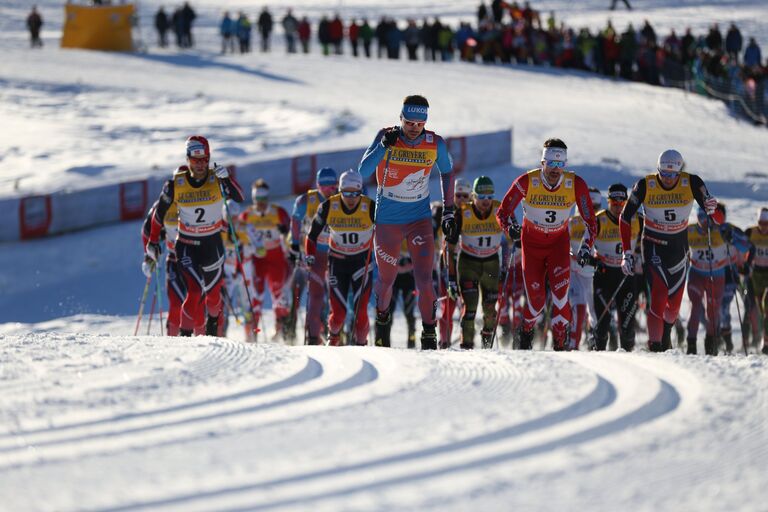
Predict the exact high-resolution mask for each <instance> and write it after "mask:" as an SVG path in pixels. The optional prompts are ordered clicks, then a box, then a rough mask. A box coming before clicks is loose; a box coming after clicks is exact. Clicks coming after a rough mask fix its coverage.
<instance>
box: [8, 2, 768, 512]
mask: <svg viewBox="0 0 768 512" xmlns="http://www.w3.org/2000/svg"><path fill="white" fill-rule="evenodd" d="M37 3H38V5H39V6H40V8H41V10H42V13H43V16H44V18H45V20H46V25H45V26H44V29H43V35H44V42H45V47H44V48H43V49H42V50H39V51H31V50H29V49H28V48H27V39H26V33H25V30H24V26H23V19H24V17H25V16H26V14H27V13H28V10H29V7H30V5H29V3H28V2H25V1H20V0H7V1H6V2H5V4H4V6H3V16H2V19H0V47H2V49H3V54H4V58H3V60H2V61H0V116H2V119H3V121H4V122H3V123H2V124H0V136H1V137H2V140H3V144H2V146H0V161H1V162H2V164H3V165H2V169H1V170H0V196H3V197H8V196H17V195H26V194H31V193H37V192H52V191H56V190H64V189H70V188H86V187H89V186H93V185H97V184H102V183H107V182H115V181H121V180H124V179H126V178H131V177H139V176H148V175H152V174H157V173H162V174H167V173H169V172H170V170H172V169H173V168H175V166H176V165H178V164H179V163H181V161H180V158H182V157H183V154H182V153H181V147H182V146H181V145H182V143H183V140H184V138H185V137H186V136H187V135H188V134H190V133H194V132H200V133H204V134H206V135H208V136H209V138H210V139H211V142H212V146H213V147H212V149H213V152H214V158H217V157H218V158H220V159H221V160H223V161H226V162H233V163H247V162H252V161H256V160H262V159H268V158H273V157H278V156H287V155H294V154H298V153H306V152H309V151H320V150H333V149H344V148H351V147H358V146H360V147H362V146H365V145H367V144H368V143H369V142H370V140H371V139H372V137H373V135H374V133H375V132H376V130H377V129H379V128H380V127H382V126H386V125H391V124H394V123H395V122H396V121H397V114H398V112H399V111H398V105H399V104H400V102H401V101H402V98H403V97H404V96H405V95H406V94H409V93H414V92H421V93H423V94H425V95H426V96H427V97H428V98H429V99H430V102H431V104H432V109H431V112H430V121H429V127H430V128H431V129H434V130H435V131H437V132H438V133H441V134H445V135H456V134H463V133H476V132H481V131H485V130H498V129H503V128H507V127H512V128H513V130H514V153H513V161H512V165H510V166H505V167H502V168H498V169H491V170H479V169H477V170H476V169H469V170H468V171H467V175H468V176H470V177H473V176H475V175H477V174H479V172H480V171H483V172H485V173H487V174H488V175H490V176H491V177H492V178H493V179H494V180H495V182H496V187H497V193H498V194H499V195H500V193H501V191H502V190H505V189H506V188H507V187H508V186H509V184H510V183H511V181H512V179H513V178H514V177H515V176H517V175H518V174H519V173H520V172H522V171H523V170H525V169H527V168H529V167H532V166H534V165H536V163H537V160H538V156H539V151H540V149H539V148H540V146H541V143H542V141H543V140H544V139H545V138H547V137H550V136H558V137H561V138H563V139H564V140H565V141H566V142H567V143H568V145H569V147H570V148H571V149H570V151H569V160H570V161H569V164H570V165H571V167H572V168H573V169H574V170H575V171H576V172H578V173H580V174H582V175H583V176H584V177H585V178H586V179H587V181H588V182H589V183H594V184H596V185H597V186H599V187H600V188H601V189H603V190H605V189H607V186H608V185H609V184H610V183H613V182H615V181H622V182H624V183H625V184H627V185H630V184H631V183H632V182H633V181H634V180H636V179H637V177H638V176H640V175H642V174H644V173H645V172H647V171H648V170H649V169H651V168H652V166H653V165H654V163H655V159H656V156H657V155H658V153H659V152H660V151H662V150H663V149H666V148H667V147H676V148H677V149H679V150H680V151H681V152H682V153H683V155H685V157H686V159H687V162H688V168H689V170H690V171H691V172H695V173H697V174H700V175H701V176H702V177H703V178H704V179H705V180H707V182H708V183H709V184H710V187H711V190H712V192H713V193H714V194H715V195H716V196H718V198H720V199H722V200H724V201H725V202H726V203H727V205H728V207H729V210H728V212H729V220H730V221H732V222H734V223H736V224H737V225H740V226H742V227H746V226H747V225H750V224H752V223H754V221H755V214H756V211H757V208H758V207H759V206H766V205H768V192H766V186H768V183H766V182H765V180H761V179H759V178H754V177H751V173H755V172H763V171H764V165H765V162H766V160H767V159H768V145H766V140H768V133H767V132H766V130H765V128H764V127H763V128H761V127H755V126H753V125H751V124H749V123H748V122H746V121H745V120H743V119H741V118H738V117H736V116H734V115H733V114H732V113H731V112H730V111H729V110H728V108H727V107H726V105H724V104H723V103H721V102H718V101H714V100H710V99H707V98H703V97H700V96H695V95H691V94H686V93H684V92H682V91H679V90H673V89H663V88H658V87H650V86H646V85H643V84H636V83H628V82H622V81H615V80H608V79H604V78H600V77H597V76H594V75H590V74H586V73H581V72H573V71H563V70H552V69H546V68H530V67H524V66H513V67H502V66H492V67H490V66H482V65H479V64H477V65H471V64H465V63H456V62H454V63H448V64H435V63H429V64H428V63H423V62H418V63H408V62H405V61H400V62H391V61H379V60H372V61H363V60H353V59H352V58H351V57H349V56H344V57H340V58H336V57H333V58H323V57H321V56H320V55H317V54H312V55H309V56H291V57H290V58H287V57H286V56H285V55H284V54H283V53H282V51H281V49H280V48H279V47H278V49H277V51H276V52H275V53H273V54H269V55H264V54H261V53H255V54H251V55H247V56H226V57H223V56H220V55H218V53H217V50H218V41H217V37H216V26H217V23H218V18H219V16H220V14H221V10H222V9H225V8H227V9H230V10H236V9H240V8H243V9H247V10H248V11H250V12H252V13H253V14H255V12H256V11H257V10H258V9H260V8H261V4H255V3H251V2H246V1H245V0H242V1H238V0H226V1H213V0H205V1H200V2H194V3H193V6H194V7H196V8H197V9H198V14H199V15H200V19H199V23H198V25H197V27H198V29H197V30H198V32H197V34H198V38H197V41H198V47H197V48H196V49H194V50H190V51H184V52H177V51H176V50H158V49H156V48H154V47H153V44H152V43H153V41H154V39H153V38H154V35H153V34H151V31H150V27H151V16H152V15H153V13H154V11H155V10H156V8H157V6H158V5H159V4H160V2H158V1H154V0H153V1H147V0H144V1H142V2H141V12H140V18H141V20H142V27H143V28H142V35H143V38H144V39H145V41H146V42H148V43H150V48H149V51H148V53H137V54H107V53H101V52H87V51H72V50H69V51H63V50H60V49H58V47H57V37H58V36H59V34H60V30H61V16H62V13H63V6H62V2H60V1H53V0H42V1H39V2H37ZM608 4H609V0H586V1H582V2H572V1H566V0H555V1H546V2H544V1H542V2H534V3H533V5H534V7H536V8H539V9H541V10H542V11H545V12H546V11H549V10H555V11H556V14H557V15H558V17H562V19H564V20H565V21H566V23H568V24H572V25H574V26H580V25H582V24H584V25H589V26H593V27H597V26H602V25H603V24H604V23H605V20H606V19H607V18H608V17H609V16H610V17H612V19H613V20H614V24H615V25H616V26H617V27H622V26H623V24H624V23H626V22H627V21H632V22H633V23H635V25H636V26H637V25H639V24H640V23H641V22H642V20H643V19H644V18H649V19H650V20H651V22H652V23H654V25H655V26H656V27H657V31H659V32H660V33H663V31H665V30H666V29H668V28H669V27H672V26H676V27H681V26H686V25H691V26H692V27H694V28H695V29H696V30H699V31H703V30H705V29H706V27H707V26H708V25H709V24H710V23H712V22H719V23H720V25H721V27H722V26H724V25H726V24H727V23H728V22H730V21H731V20H733V21H736V22H737V23H738V24H739V26H740V28H741V29H742V32H743V33H744V34H745V35H748V34H751V35H756V36H757V37H758V40H759V41H760V42H761V43H762V44H763V45H764V50H765V45H766V44H768V37H766V36H768V30H767V28H768V27H766V25H765V21H764V19H765V16H764V14H765V6H764V5H763V2H760V1H738V2H737V1H731V2H722V1H705V0H698V1H697V0H687V1H683V2H679V1H674V2H673V1H671V0H648V1H641V0H632V4H633V6H634V7H635V10H633V11H631V12H626V11H621V10H617V11H615V12H613V13H610V12H609V11H607V9H606V8H607V6H608ZM288 5H290V6H293V7H294V8H295V9H296V11H297V14H303V13H304V12H306V13H307V14H309V15H310V16H312V17H313V19H317V18H318V17H319V16H320V15H322V14H323V13H327V12H332V11H339V12H341V13H342V14H343V15H344V16H348V17H351V16H359V15H361V14H367V15H368V16H369V18H371V19H375V18H377V17H378V16H379V15H381V14H383V13H387V14H390V15H393V16H396V17H399V18H401V19H404V18H405V17H407V16H416V17H419V18H421V17H423V16H424V15H429V16H434V15H440V16H441V18H443V19H446V20H449V21H450V20H458V19H467V20H469V19H473V18H474V12H475V9H476V6H477V5H476V3H475V2H472V1H467V0H461V1H457V2H451V3H449V4H445V5H444V4H443V3H427V4H419V6H418V8H416V7H414V5H412V4H408V3H394V4H392V3H387V4H381V3H375V2H370V1H369V0H358V1H357V2H344V3H322V2H320V3H318V2H306V1H304V0H298V1H295V2H283V1H280V2H272V3H270V7H271V8H272V9H273V13H275V14H277V15H281V14H282V9H283V8H284V7H287V6H288ZM277 39H279V35H278V36H277V37H276V41H277ZM245 185H246V186H247V185H248V184H245ZM433 192H435V190H433ZM290 199H291V198H280V201H281V202H282V204H284V205H286V206H287V205H288V204H290ZM139 230H140V224H139V223H138V222H130V223H124V224H119V225H114V226H106V227H99V228H97V229H93V230H88V231H83V232H79V233H73V234H68V235H63V236H58V237H54V238H50V239H42V240H34V241H28V242H23V243H6V244H2V248H1V250H0V269H2V270H0V342H1V344H0V493H2V495H3V504H2V505H1V506H0V508H2V509H4V510H13V511H22V510H56V511H61V510H184V511H190V510H272V509H282V510H309V509H311V510H313V511H324V510H328V511H337V510H456V511H459V510H468V509H476V510H511V509H521V510H555V509H559V510H580V509H590V510H605V511H614V510H675V511H677V510H696V511H703V510H744V511H751V510H760V509H762V508H764V506H763V505H762V503H763V502H762V500H761V499H760V496H761V494H762V493H763V492H764V490H765V488H766V485H767V484H768V476H766V472H765V461H766V460H768V448H766V446H767V445H766V443H765V439H766V438H767V437H768V400H767V398H768V358H766V357H764V356H759V355H749V356H748V357H745V356H744V355H743V353H741V352H739V349H740V348H741V347H740V343H741V342H740V331H739V330H738V325H736V324H737V322H734V341H735V344H736V348H737V350H736V355H734V356H730V357H722V356H721V357H708V356H685V355H683V354H682V353H681V352H680V351H678V350H673V351H669V352H667V353H664V354H650V353H648V352H645V351H644V350H636V351H635V352H634V353H631V354H628V353H625V352H622V351H619V352H616V353H593V352H586V351H581V352H571V353H554V352H549V351H535V352H513V351H508V350H500V351H495V350H493V351H482V350H475V351H471V352H470V351H461V350H457V349H450V350H447V351H440V352H436V353H423V352H419V351H409V350H406V349H405V348H404V347H405V339H404V338H405V326H404V322H400V321H399V320H400V318H401V317H399V316H397V317H396V321H395V324H394V329H393V332H394V334H393V345H394V346H395V348H393V349H381V348H374V347H362V348H357V347H341V348H331V347H306V346H285V345H283V344H276V343H271V342H265V340H264V338H265V337H269V334H270V332H269V331H270V330H271V329H270V328H268V329H267V330H266V331H267V332H265V333H263V334H262V335H261V336H262V337H261V339H260V340H259V343H256V344H246V343H243V342H242V340H243V333H242V328H241V327H238V326H237V325H236V324H235V323H234V321H233V322H231V326H230V329H229V331H228V336H227V338H212V337H197V338H192V339H184V338H168V337H162V336H160V335H159V333H160V323H159V321H158V318H157V313H156V312H155V313H154V315H153V318H152V320H151V322H152V323H151V325H148V324H149V322H150V319H149V304H148V305H147V311H146V312H145V315H144V317H143V320H142V324H141V326H140V330H139V333H140V335H139V336H132V334H133V330H134V326H135V321H136V312H137V310H138V305H139V297H140V295H141V291H142V287H143V285H144V278H143V276H142V274H141V272H140V269H139V266H140V262H141V257H142V255H141V247H140V236H139ZM688 308H689V306H688V305H687V304H686V305H685V306H684V308H683V312H682V315H683V316H684V318H685V317H686V315H687V311H688ZM732 314H733V317H734V318H737V310H736V306H735V304H734V306H733V308H732ZM265 324H266V325H268V326H271V325H272V318H271V315H270V314H269V313H268V314H267V315H266V319H265ZM148 327H149V330H147V328H148ZM644 341H645V336H644V334H640V336H639V345H642V344H643V343H644ZM700 345H701V343H700Z"/></svg>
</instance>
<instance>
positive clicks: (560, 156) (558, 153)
mask: <svg viewBox="0 0 768 512" xmlns="http://www.w3.org/2000/svg"><path fill="white" fill-rule="evenodd" d="M541 159H542V160H543V161H545V162H551V161H556V162H567V161H568V151H567V150H565V149H563V148H544V151H542V152H541Z"/></svg>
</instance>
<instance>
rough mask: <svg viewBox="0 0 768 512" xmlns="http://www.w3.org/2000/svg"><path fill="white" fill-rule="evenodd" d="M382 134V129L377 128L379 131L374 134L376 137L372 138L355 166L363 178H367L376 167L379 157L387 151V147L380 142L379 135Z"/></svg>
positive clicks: (379, 160)
mask: <svg viewBox="0 0 768 512" xmlns="http://www.w3.org/2000/svg"><path fill="white" fill-rule="evenodd" d="M383 134H384V130H379V132H378V133H377V134H376V138H374V139H373V142H372V143H371V145H370V146H368V149H366V150H365V153H364V154H363V159H362V160H361V161H360V165H358V167H357V171H358V172H359V173H360V174H361V175H362V176H363V178H367V177H369V176H370V175H372V174H373V173H374V172H376V167H377V166H378V165H379V162H381V159H382V158H383V157H384V154H385V153H386V152H387V148H385V147H384V144H382V143H381V137H382V135H383Z"/></svg>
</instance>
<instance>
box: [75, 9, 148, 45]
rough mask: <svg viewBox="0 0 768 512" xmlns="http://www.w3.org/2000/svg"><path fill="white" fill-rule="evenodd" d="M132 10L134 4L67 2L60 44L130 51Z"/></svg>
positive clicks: (131, 43)
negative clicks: (95, 4)
mask: <svg viewBox="0 0 768 512" xmlns="http://www.w3.org/2000/svg"><path fill="white" fill-rule="evenodd" d="M133 13H134V6H133V4H127V5H105V6H93V7H92V6H85V5H73V4H69V3H68V4H66V5H65V6H64V16H65V17H64V19H65V21H64V33H63V34H62V36H61V47H62V48H85V49H88V50H106V51H115V52H130V51H132V50H133V41H132V39H131V18H132V17H133Z"/></svg>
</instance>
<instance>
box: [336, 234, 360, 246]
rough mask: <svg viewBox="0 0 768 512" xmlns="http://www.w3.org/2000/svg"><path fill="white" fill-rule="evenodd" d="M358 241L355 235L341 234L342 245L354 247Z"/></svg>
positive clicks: (358, 237) (358, 238) (357, 236)
mask: <svg viewBox="0 0 768 512" xmlns="http://www.w3.org/2000/svg"><path fill="white" fill-rule="evenodd" d="M359 240H360V236H359V235H358V234H357V233H341V241H342V242H344V245H354V244H356V243H357V242H358V241H359Z"/></svg>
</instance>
